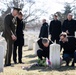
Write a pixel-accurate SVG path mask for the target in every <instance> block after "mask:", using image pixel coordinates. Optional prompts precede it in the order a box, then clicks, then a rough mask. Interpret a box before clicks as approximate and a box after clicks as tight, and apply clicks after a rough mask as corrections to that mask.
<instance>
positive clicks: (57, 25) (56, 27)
mask: <svg viewBox="0 0 76 75" xmlns="http://www.w3.org/2000/svg"><path fill="white" fill-rule="evenodd" d="M49 32H50V36H51V37H50V38H51V40H52V41H53V42H54V41H55V40H56V42H57V43H59V35H60V33H61V22H60V21H59V20H58V15H57V14H55V15H54V20H52V21H51V22H50V28H49Z"/></svg>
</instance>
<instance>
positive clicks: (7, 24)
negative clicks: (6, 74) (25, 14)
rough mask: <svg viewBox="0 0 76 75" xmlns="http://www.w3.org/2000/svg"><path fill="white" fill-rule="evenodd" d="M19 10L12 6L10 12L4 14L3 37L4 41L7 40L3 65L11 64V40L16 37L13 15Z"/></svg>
mask: <svg viewBox="0 0 76 75" xmlns="http://www.w3.org/2000/svg"><path fill="white" fill-rule="evenodd" d="M20 10H21V9H20V8H15V7H14V8H13V11H12V13H11V14H8V15H6V17H5V19H4V31H3V37H4V38H5V39H6V42H7V52H6V57H5V66H11V55H12V51H13V42H14V41H15V40H16V39H17V38H16V35H15V25H16V20H15V17H16V16H17V14H18V12H19V11H20Z"/></svg>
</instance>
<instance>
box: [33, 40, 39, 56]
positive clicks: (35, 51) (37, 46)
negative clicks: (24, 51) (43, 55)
mask: <svg viewBox="0 0 76 75" xmlns="http://www.w3.org/2000/svg"><path fill="white" fill-rule="evenodd" d="M38 49H39V45H38V43H37V41H35V42H34V44H33V50H34V54H35V55H37V50H38Z"/></svg>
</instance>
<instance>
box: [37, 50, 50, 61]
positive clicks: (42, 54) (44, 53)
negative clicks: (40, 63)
mask: <svg viewBox="0 0 76 75" xmlns="http://www.w3.org/2000/svg"><path fill="white" fill-rule="evenodd" d="M37 56H38V58H40V59H41V60H42V59H43V57H44V58H46V57H47V58H48V59H49V54H48V52H45V51H43V50H40V49H39V50H37Z"/></svg>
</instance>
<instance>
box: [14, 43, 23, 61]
mask: <svg viewBox="0 0 76 75" xmlns="http://www.w3.org/2000/svg"><path fill="white" fill-rule="evenodd" d="M17 47H18V62H22V46H17V45H15V44H14V50H13V61H14V62H17Z"/></svg>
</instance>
